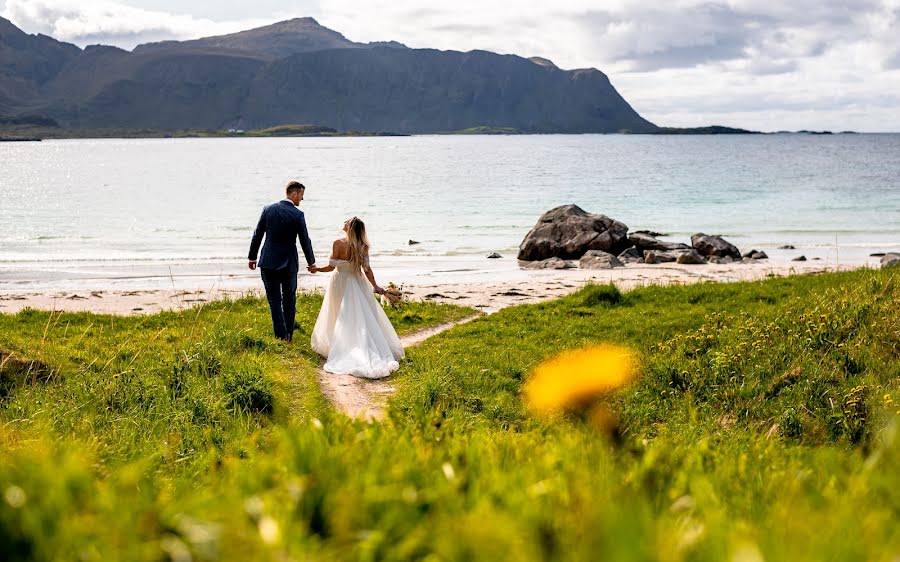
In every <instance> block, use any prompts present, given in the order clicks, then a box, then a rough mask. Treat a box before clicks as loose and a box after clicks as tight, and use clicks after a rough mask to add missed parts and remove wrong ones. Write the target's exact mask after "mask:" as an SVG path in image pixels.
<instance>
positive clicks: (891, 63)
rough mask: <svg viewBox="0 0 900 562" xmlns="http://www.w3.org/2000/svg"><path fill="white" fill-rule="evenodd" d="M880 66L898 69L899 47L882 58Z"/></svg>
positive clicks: (899, 67) (887, 68) (899, 62)
mask: <svg viewBox="0 0 900 562" xmlns="http://www.w3.org/2000/svg"><path fill="white" fill-rule="evenodd" d="M881 67H882V68H883V69H885V70H900V49H898V50H896V51H894V54H892V55H891V56H889V57H888V58H886V59H885V60H884V62H883V63H882V65H881Z"/></svg>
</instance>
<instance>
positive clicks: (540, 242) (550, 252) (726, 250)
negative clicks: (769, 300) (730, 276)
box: [518, 205, 769, 269]
mask: <svg viewBox="0 0 900 562" xmlns="http://www.w3.org/2000/svg"><path fill="white" fill-rule="evenodd" d="M658 236H661V235H660V234H658V233H655V232H648V231H637V232H632V233H629V232H628V227H627V226H626V225H625V224H623V223H621V222H619V221H617V220H615V219H612V218H609V217H607V216H606V215H600V214H594V213H588V212H586V211H584V210H583V209H581V208H580V207H578V206H577V205H563V206H560V207H556V208H555V209H551V210H550V211H547V212H546V213H544V214H543V215H542V216H541V218H540V219H539V220H538V222H537V224H536V225H535V226H534V228H532V229H531V231H530V232H529V233H528V234H527V235H526V236H525V239H524V240H522V244H521V245H520V246H519V256H518V258H519V260H521V261H522V262H523V263H522V267H525V268H528V269H567V268H570V267H574V264H573V263H572V261H571V260H576V259H577V260H578V265H579V267H581V268H584V269H610V268H613V267H621V266H623V265H624V264H626V263H648V264H656V263H668V262H675V263H679V264H704V263H734V262H751V261H755V260H760V259H766V258H768V257H769V256H767V255H766V253H765V252H761V251H757V250H751V251H750V252H748V253H747V254H745V255H741V252H740V250H738V249H737V248H736V247H735V246H734V245H733V244H731V243H729V242H728V241H727V240H725V239H724V238H722V237H721V236H710V235H707V234H703V233H698V234H695V235H693V236H692V237H691V245H690V246H688V245H687V244H681V243H677V242H667V241H664V240H660V239H659V238H657V237H658Z"/></svg>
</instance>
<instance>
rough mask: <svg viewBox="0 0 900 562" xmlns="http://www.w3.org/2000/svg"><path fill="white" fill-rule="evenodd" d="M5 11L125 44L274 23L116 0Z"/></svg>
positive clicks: (78, 39) (80, 36)
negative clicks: (176, 11) (225, 19)
mask: <svg viewBox="0 0 900 562" xmlns="http://www.w3.org/2000/svg"><path fill="white" fill-rule="evenodd" d="M2 15H3V17H5V18H7V19H9V20H10V21H12V22H13V23H14V24H16V25H17V26H19V27H20V28H22V29H24V30H26V31H28V32H30V33H43V34H44V35H49V36H51V37H54V38H56V39H59V40H61V41H66V42H70V43H75V44H77V45H80V46H84V45H88V44H91V43H104V44H114V45H116V46H119V47H122V48H125V49H131V48H133V47H134V46H135V45H137V44H139V43H144V42H148V41H160V40H165V39H185V38H192V37H203V36H208V35H219V34H222V33H231V32H234V31H241V30H243V29H248V28H251V27H254V26H258V25H265V24H267V23H271V21H270V20H269V19H268V18H267V19H264V20H258V19H247V20H240V21H231V22H216V21H213V20H210V19H206V18H196V17H193V16H191V15H182V14H171V13H168V12H163V11H154V10H147V9H143V8H136V7H133V6H129V5H127V4H123V3H121V2H116V1H114V0H6V7H5V8H4V10H3V12H2Z"/></svg>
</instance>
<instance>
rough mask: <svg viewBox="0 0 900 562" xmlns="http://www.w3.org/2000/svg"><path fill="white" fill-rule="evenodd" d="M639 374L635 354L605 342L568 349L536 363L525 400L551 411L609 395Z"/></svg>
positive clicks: (526, 389)
mask: <svg viewBox="0 0 900 562" xmlns="http://www.w3.org/2000/svg"><path fill="white" fill-rule="evenodd" d="M636 376H637V361H636V360H635V358H634V354H633V353H632V352H631V351H630V350H628V349H626V348H623V347H617V346H613V345H603V346H598V347H592V348H588V349H581V350H575V351H567V352H564V353H562V354H560V355H557V356H556V357H554V358H552V359H548V360H546V361H544V362H543V363H541V364H540V365H538V366H537V368H536V369H535V370H534V373H533V374H532V376H531V378H530V379H528V382H527V383H526V384H525V400H526V403H527V404H528V406H529V407H530V408H531V409H532V410H535V411H536V412H538V413H542V414H552V413H555V412H560V411H564V410H567V409H571V408H575V407H578V406H586V405H588V404H590V403H591V402H592V401H594V400H596V399H597V398H600V397H602V396H604V395H606V394H609V393H611V392H613V391H615V390H617V389H619V388H621V387H623V386H625V385H627V384H628V383H630V382H632V381H633V380H634V379H635V377H636Z"/></svg>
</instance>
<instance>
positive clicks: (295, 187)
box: [284, 181, 306, 195]
mask: <svg viewBox="0 0 900 562" xmlns="http://www.w3.org/2000/svg"><path fill="white" fill-rule="evenodd" d="M305 189H306V186H304V185H303V184H302V183H300V182H299V181H292V182H288V184H287V187H286V188H284V192H285V193H286V194H288V195H290V194H291V193H293V192H295V191H303V190H305Z"/></svg>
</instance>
